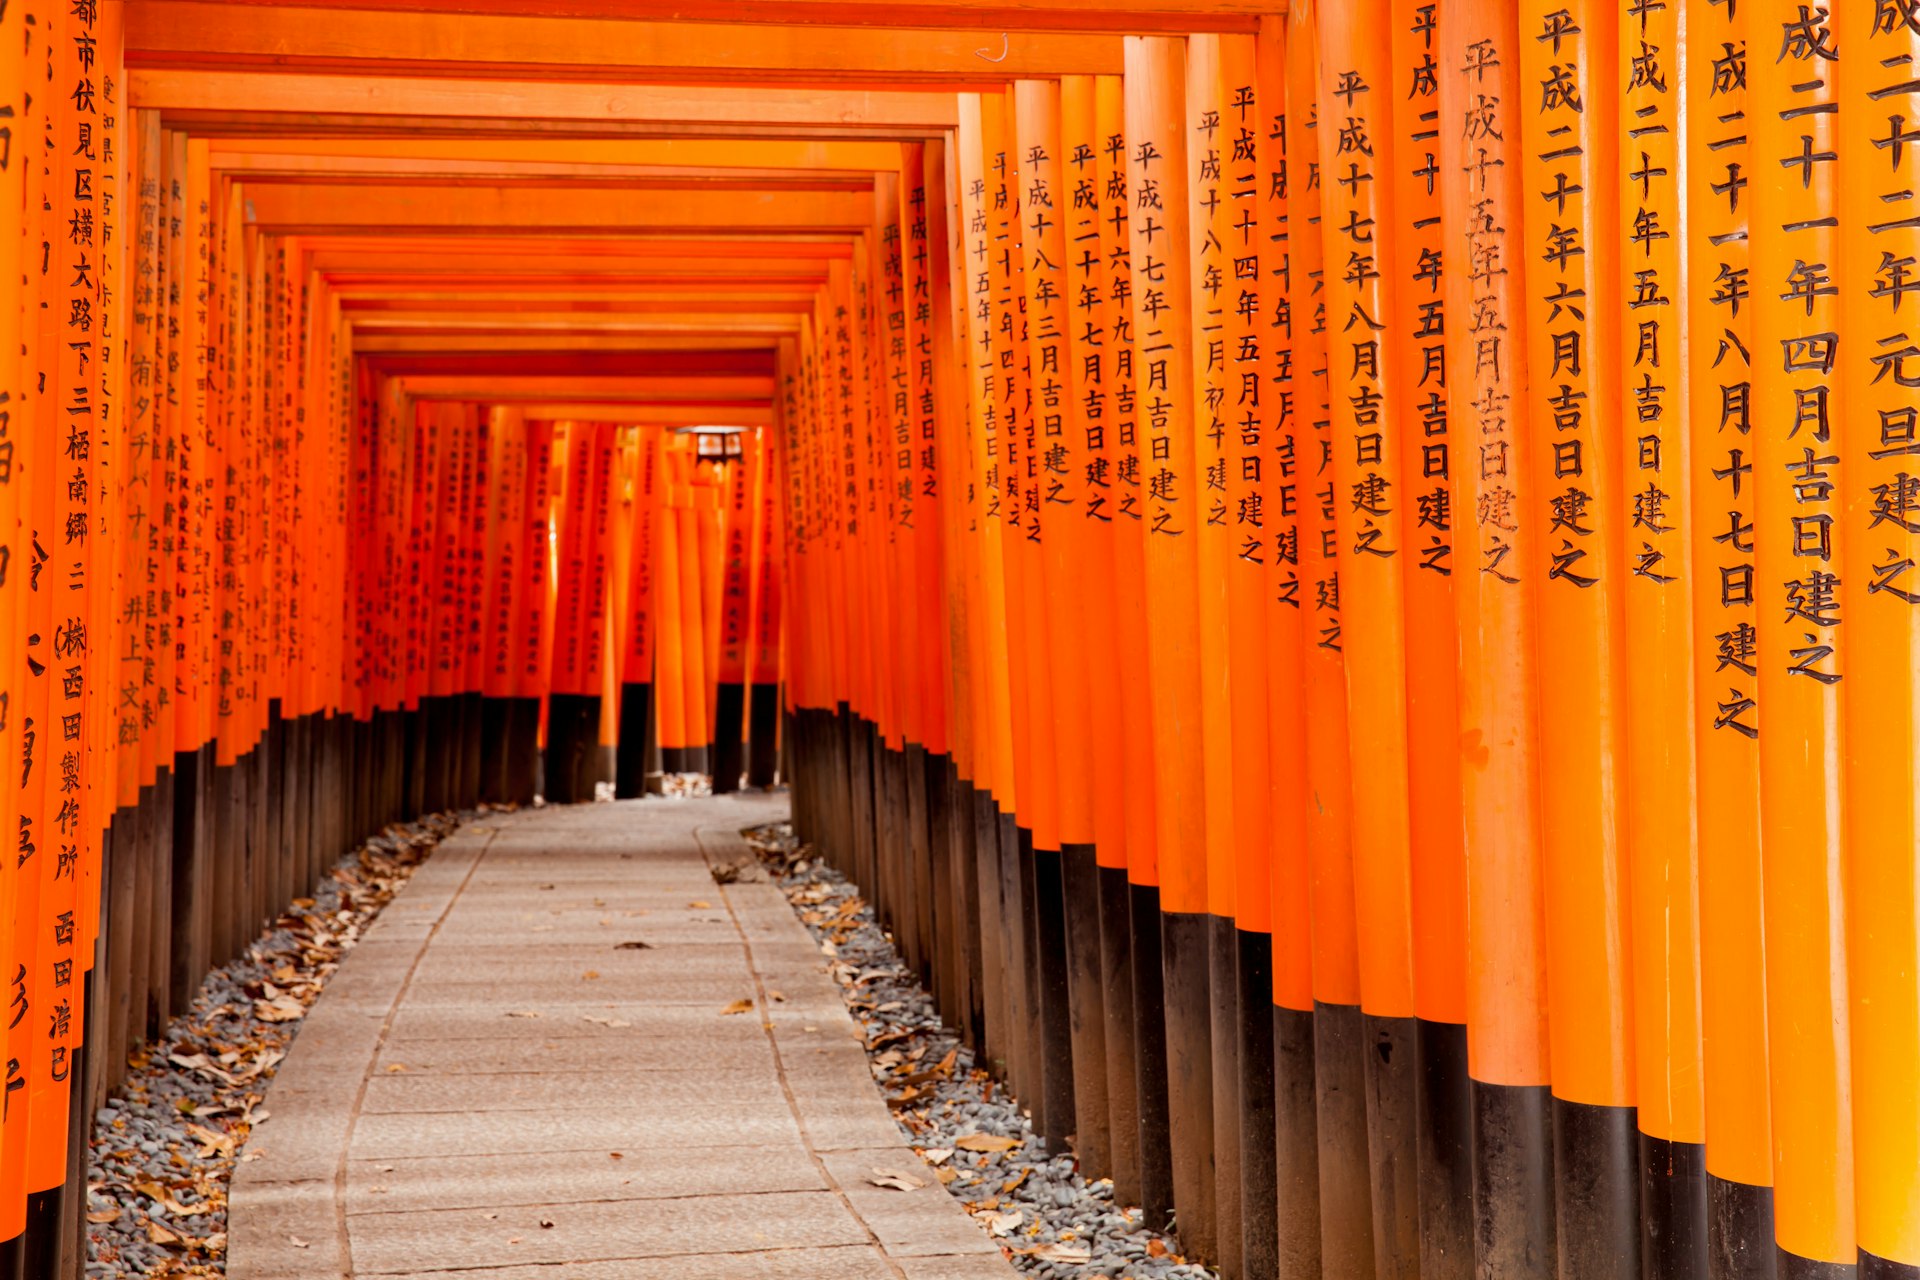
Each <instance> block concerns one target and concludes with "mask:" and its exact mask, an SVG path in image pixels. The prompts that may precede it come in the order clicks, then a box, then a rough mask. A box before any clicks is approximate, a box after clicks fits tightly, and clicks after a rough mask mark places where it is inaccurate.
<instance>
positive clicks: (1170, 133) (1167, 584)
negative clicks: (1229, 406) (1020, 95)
mask: <svg viewBox="0 0 1920 1280" xmlns="http://www.w3.org/2000/svg"><path fill="white" fill-rule="evenodd" d="M1184 52H1185V51H1184V50H1183V48H1182V47H1181V45H1180V42H1178V41H1175V40H1168V39H1165V38H1161V37H1129V38H1128V39H1127V44H1126V58H1127V76H1126V135H1127V153H1128V162H1127V186H1128V189H1129V191H1130V192H1131V193H1132V198H1133V210H1132V214H1131V216H1130V218H1129V221H1128V226H1127V230H1128V236H1129V241H1130V245H1129V248H1130V256H1131V260H1132V263H1131V265H1132V269H1133V317H1134V349H1135V351H1136V352H1137V353H1138V365H1137V367H1136V370H1135V387H1136V393H1137V395H1138V397H1139V405H1138V412H1139V414H1140V418H1139V424H1140V425H1139V431H1138V433H1137V436H1138V444H1137V446H1136V456H1137V458H1138V460H1139V461H1138V465H1139V468H1140V473H1141V486H1142V490H1143V496H1142V503H1141V506H1142V514H1141V518H1142V520H1143V521H1144V525H1145V539H1146V552H1145V567H1146V574H1145V578H1146V598H1147V609H1148V611H1149V614H1150V615H1151V616H1152V617H1154V618H1155V619H1156V620H1157V621H1156V625H1155V626H1153V627H1152V628H1150V629H1149V631H1148V635H1147V646H1148V647H1147V657H1148V688H1149V696H1150V697H1151V699H1152V706H1153V738H1154V760H1155V768H1156V774H1157V778H1158V784H1157V786H1156V795H1155V801H1156V826H1157V829H1158V837H1159V838H1158V854H1159V875H1160V903H1159V905H1160V913H1161V921H1160V923H1161V930H1162V943H1163V948H1162V967H1163V972H1164V974H1165V981H1166V990H1165V1009H1166V1013H1165V1016H1166V1040H1167V1096H1168V1118H1169V1133H1170V1136H1171V1157H1172V1164H1173V1199H1174V1211H1175V1213H1176V1214H1177V1215H1178V1217H1179V1221H1180V1228H1181V1234H1182V1238H1183V1239H1184V1240H1185V1241H1186V1242H1187V1247H1188V1248H1190V1249H1192V1250H1193V1251H1194V1252H1195V1253H1196V1254H1198V1255H1199V1256H1201V1257H1212V1256H1217V1255H1216V1251H1217V1249H1218V1240H1217V1237H1216V1235H1215V1219H1214V1198H1213V1177H1212V1164H1213V1159H1212V1156H1213V1151H1212V1147H1213V1117H1212V1106H1211V1102H1210V1099H1209V1096H1208V1089H1209V1086H1210V1084H1211V1080H1212V1070H1213V1068H1212V1061H1211V1054H1210V1053H1209V1047H1210V1044H1211V1035H1210V1030H1211V1029H1210V1019H1209V1018H1208V1009H1209V1004H1208V995H1207V954H1208V947H1207V936H1206V935H1207V925H1206V911H1207V863H1206V850H1207V844H1206V819H1207V813H1206V768H1207V762H1206V758H1205V747H1204V745H1203V735H1202V732H1201V725H1200V719H1199V716H1198V715H1197V711H1198V709H1199V707H1200V705H1201V676H1200V667H1199V659H1200V634H1199V631H1200V627H1199V584H1198V580H1197V576H1198V575H1197V565H1198V559H1197V551H1196V548H1195V543H1196V541H1197V535H1198V531H1199V529H1200V525H1201V521H1202V520H1203V519H1204V513H1203V511H1202V510H1201V505H1202V497H1201V494H1202V490H1201V477H1200V476H1199V474H1198V473H1197V471H1196V469H1195V468H1196V462H1195V451H1194V439H1193V433H1194V425H1193V422H1192V418H1191V414H1192V406H1193V404H1194V394H1195V393H1194V381H1193V366H1192V359H1191V356H1192V350H1193V343H1192V315H1191V305H1192V304H1191V299H1192V289H1191V285H1190V276H1191V270H1192V258H1191V248H1190V238H1189V228H1188V211H1187V201H1186V199H1185V186H1186V182H1187V179H1188V166H1187V146H1188V138H1187V136H1186V134H1187V131H1186V129H1185V128H1184V127H1183V113H1184V108H1185V90H1184V86H1185V82H1186V77H1185V71H1186V68H1185V56H1184Z"/></svg>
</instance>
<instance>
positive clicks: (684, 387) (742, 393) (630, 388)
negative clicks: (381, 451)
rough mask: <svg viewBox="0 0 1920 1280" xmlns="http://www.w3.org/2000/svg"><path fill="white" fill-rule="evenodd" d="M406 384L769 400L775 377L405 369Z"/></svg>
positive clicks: (561, 394) (431, 389) (445, 389)
mask: <svg viewBox="0 0 1920 1280" xmlns="http://www.w3.org/2000/svg"><path fill="white" fill-rule="evenodd" d="M406 382H407V389H408V390H409V391H412V392H413V393H414V394H415V395H423V396H463V395H465V394H467V392H468V390H469V389H470V388H472V387H474V386H476V385H482V384H484V385H485V386H486V387H487V388H488V389H489V391H490V393H492V394H495V395H502V396H504V395H511V396H514V397H516V398H520V399H526V400H559V399H566V400H580V399H583V398H586V399H595V400H599V399H605V400H631V401H642V400H645V401H670V400H683V401H701V402H713V401H722V402H734V401H741V400H767V399H769V398H771V397H772V395H773V393H774V385H775V383H774V379H773V378H771V377H755V376H750V375H742V376H735V377H675V376H672V375H667V374H657V375H654V376H652V377H627V378H622V377H605V376H600V377H595V376H584V377H565V376H558V375H512V374H507V375H499V374H495V375H489V374H486V373H470V374H407V375H406Z"/></svg>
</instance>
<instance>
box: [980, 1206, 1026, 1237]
mask: <svg viewBox="0 0 1920 1280" xmlns="http://www.w3.org/2000/svg"><path fill="white" fill-rule="evenodd" d="M1024 1216H1025V1215H1023V1214H1022V1213H1021V1212H1020V1211H1019V1210H1018V1209H1015V1210H1013V1212H1011V1213H990V1214H988V1215H987V1234H988V1235H992V1236H1004V1235H1006V1234H1007V1233H1009V1232H1010V1231H1012V1230H1013V1229H1014V1228H1015V1227H1017V1226H1019V1225H1020V1223H1021V1221H1022V1220H1023V1218H1024Z"/></svg>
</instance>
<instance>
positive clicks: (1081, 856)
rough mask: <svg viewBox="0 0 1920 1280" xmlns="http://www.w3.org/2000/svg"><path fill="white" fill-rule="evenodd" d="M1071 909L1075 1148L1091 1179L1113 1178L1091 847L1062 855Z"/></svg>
mask: <svg viewBox="0 0 1920 1280" xmlns="http://www.w3.org/2000/svg"><path fill="white" fill-rule="evenodd" d="M1060 875H1061V885H1062V888H1063V890H1064V901H1065V904H1066V910H1065V915H1066V935H1067V937H1066V946H1067V989H1068V996H1069V1001H1070V1008H1071V1014H1072V1019H1071V1028H1072V1033H1073V1123H1074V1149H1075V1152H1076V1154H1077V1155H1078V1156H1079V1158H1080V1170H1081V1173H1082V1174H1083V1175H1084V1176H1086V1177H1087V1178H1090V1179H1091V1178H1105V1177H1111V1176H1112V1175H1113V1132H1112V1120H1111V1116H1112V1111H1111V1107H1110V1106H1109V1103H1108V1100H1107V1058H1108V1054H1109V1053H1110V1052H1111V1051H1110V1050H1109V1049H1108V1047H1107V1012H1106V982H1105V972H1104V961H1103V957H1102V954H1101V950H1100V865H1099V862H1098V861H1097V859H1096V856H1095V854H1094V851H1093V846H1092V845H1090V844H1070V845H1067V846H1065V847H1064V848H1062V849H1061V850H1060Z"/></svg>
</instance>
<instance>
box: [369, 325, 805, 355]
mask: <svg viewBox="0 0 1920 1280" xmlns="http://www.w3.org/2000/svg"><path fill="white" fill-rule="evenodd" d="M782 336H783V335H781V334H762V333H742V332H739V331H737V330H735V331H730V332H729V331H720V332H713V333H659V332H653V333H632V332H627V333H522V332H516V331H514V330H509V329H501V330H495V331H493V332H491V333H411V332H400V333H393V332H389V333H355V334H354V335H353V349H354V350H355V351H356V352H358V353H360V354H362V355H373V356H383V357H392V358H395V359H409V358H412V359H423V358H430V357H453V356H474V355H487V356H491V357H498V358H502V359H510V358H512V357H515V356H521V355H530V354H550V355H553V356H556V357H560V358H585V357H588V356H594V355H648V354H652V353H656V352H699V353H707V352H714V351H725V352H755V353H759V352H768V351H771V350H772V349H773V348H774V346H775V345H776V343H777V342H778V340H779V338H780V337H782Z"/></svg>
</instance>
